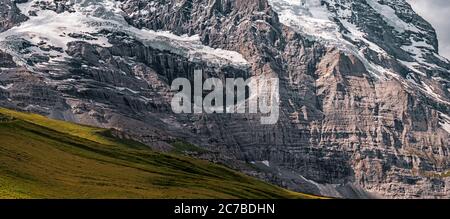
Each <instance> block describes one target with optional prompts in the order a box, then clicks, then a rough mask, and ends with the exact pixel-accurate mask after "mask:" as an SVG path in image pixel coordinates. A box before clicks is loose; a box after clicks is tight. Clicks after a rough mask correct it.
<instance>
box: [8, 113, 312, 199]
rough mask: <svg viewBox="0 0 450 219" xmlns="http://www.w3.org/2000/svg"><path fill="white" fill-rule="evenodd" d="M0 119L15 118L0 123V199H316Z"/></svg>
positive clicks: (85, 130)
mask: <svg viewBox="0 0 450 219" xmlns="http://www.w3.org/2000/svg"><path fill="white" fill-rule="evenodd" d="M0 115H2V117H6V118H14V119H11V120H8V122H3V123H0V198H318V197H315V196H311V195H306V194H301V193H296V192H291V191H288V190H285V189H282V188H280V187H277V186H273V185H270V184H267V183H265V182H262V181H259V180H256V179H254V178H251V177H248V176H245V175H243V174H241V173H238V172H236V171H233V170H230V169H228V168H226V167H223V166H220V165H216V164H212V163H209V162H207V161H203V160H197V159H193V158H189V157H184V156H178V155H175V154H164V153H156V152H153V151H151V150H150V149H149V148H148V147H146V146H145V145H142V144H140V143H138V142H135V141H131V140H124V139H118V138H116V137H114V135H113V134H112V133H111V132H110V131H109V130H105V129H101V128H96V127H90V126H84V125H77V124H72V123H68V122H63V121H57V120H51V119H48V118H46V117H43V116H40V115H35V114H30V113H21V112H16V111H12V110H7V109H2V108H0ZM176 145H177V146H176V147H178V149H177V150H181V151H183V150H194V149H195V148H193V147H192V145H189V144H181V143H178V144H176ZM195 150H198V149H195Z"/></svg>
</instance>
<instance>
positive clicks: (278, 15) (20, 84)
mask: <svg viewBox="0 0 450 219" xmlns="http://www.w3.org/2000/svg"><path fill="white" fill-rule="evenodd" d="M8 2H10V1H1V0H0V3H3V4H10V5H11V6H12V7H11V10H10V11H8V13H9V14H11V13H12V14H16V15H14V16H21V15H20V13H19V11H17V10H18V9H17V7H15V4H11V3H8ZM102 2H108V3H109V7H104V5H103V4H101V3H102ZM300 2H301V1H299V2H298V3H297V2H293V1H285V0H269V1H267V0H225V1H223V0H222V1H219V0H208V1H207V0H167V1H163V0H159V1H139V0H124V1H113V0H103V1H82V0H73V1H49V2H41V1H30V2H29V3H27V4H30V5H29V6H30V7H31V9H30V11H28V12H31V11H33V13H35V15H37V16H42V15H39V13H38V12H39V10H47V11H48V10H49V11H54V15H53V16H55V17H58V16H65V17H66V18H67V21H70V22H68V23H69V24H71V25H73V23H72V21H73V20H72V19H73V16H75V15H74V13H73V12H75V11H81V12H83V13H84V14H85V15H86V17H87V18H86V21H85V20H77V22H80V24H79V27H78V26H77V28H78V29H76V28H72V27H70V26H67V27H64V28H63V29H64V33H60V34H58V36H53V37H55V38H56V40H55V39H51V38H50V36H47V35H45V34H48V32H46V33H41V32H40V33H39V34H41V35H42V36H41V38H42V41H43V42H42V43H41V42H36V41H35V40H34V38H33V37H31V36H29V35H27V34H19V35H18V34H17V33H15V32H12V31H7V30H6V29H1V27H2V26H1V25H0V32H3V33H0V41H1V42H3V43H2V44H0V49H2V51H3V52H1V53H0V57H4V59H3V58H2V59H1V60H0V66H1V67H6V68H8V69H5V70H2V72H1V74H0V79H1V82H2V83H1V85H2V87H4V88H7V89H0V104H1V105H3V106H8V107H18V108H22V109H27V110H30V111H34V112H39V113H42V114H45V115H48V116H50V117H53V118H59V119H65V120H70V121H75V122H79V123H85V124H90V125H96V126H100V127H106V128H115V129H117V130H118V131H120V133H127V138H133V139H137V140H140V141H141V142H143V143H145V144H148V145H151V146H153V148H155V149H161V150H163V151H165V150H170V145H167V142H172V141H174V140H175V139H183V140H185V141H188V142H191V143H194V144H197V145H200V146H202V147H204V148H206V149H208V150H209V151H211V153H206V154H202V155H201V156H203V158H205V159H209V160H212V161H214V162H221V163H224V164H226V165H229V166H232V167H234V168H236V169H239V170H241V171H243V172H245V173H247V174H251V175H254V176H257V177H260V178H262V179H264V180H267V181H270V182H273V183H276V184H278V185H281V186H284V187H287V188H290V189H293V190H297V191H302V192H310V193H315V194H322V195H329V196H338V197H392V198H427V197H433V198H441V197H447V198H448V197H450V191H449V189H448V188H449V186H448V185H449V184H450V179H449V178H447V177H445V176H446V173H447V171H449V169H450V163H449V161H450V157H449V149H450V148H449V147H450V144H449V131H450V130H449V127H450V116H448V115H450V104H449V101H450V98H449V97H450V96H449V91H448V88H449V87H450V86H449V83H448V81H449V80H450V78H449V76H448V75H449V74H448V73H449V62H448V61H447V60H445V59H443V58H442V57H439V56H438V55H437V52H438V51H437V45H438V42H437V40H436V35H435V31H434V30H433V28H432V27H431V25H429V24H428V23H427V22H426V21H425V20H423V19H421V18H420V17H419V16H418V15H416V14H415V13H414V12H413V11H412V9H411V7H410V6H409V5H408V4H407V3H406V2H405V1H403V0H398V1H393V0H390V1H375V0H364V1H351V0H345V1H343V0H341V1H334V0H324V1H313V0H308V1H303V3H304V4H303V5H299V4H300ZM292 4H294V5H292ZM295 4H297V5H295ZM89 5H90V7H88V6H89ZM311 7H314V8H316V9H317V8H318V9H320V10H323V11H325V12H326V13H327V14H328V15H329V17H331V18H333V19H331V20H330V21H326V22H325V23H326V25H325V27H321V26H318V27H319V29H317V28H316V27H317V26H314V25H313V26H312V29H311V27H309V26H306V24H308V23H305V24H304V26H299V25H298V24H297V23H295V22H294V23H292V22H287V21H288V17H286V16H285V15H284V14H283V10H284V9H286V8H287V9H295V12H296V13H297V14H294V15H295V16H298V17H294V18H298V19H306V20H305V21H309V20H308V19H309V18H310V16H314V14H313V13H311V12H310V11H308V10H309V8H311ZM380 7H381V8H384V9H388V8H385V7H389V8H391V9H390V10H389V11H390V12H392V14H390V16H394V15H395V17H391V18H392V19H400V20H401V22H403V23H402V25H406V26H401V27H398V26H395V25H393V24H392V23H391V20H390V19H391V18H389V17H386V14H383V13H384V12H382V11H380V9H379V8H380ZM14 8H15V9H14ZM0 10H1V9H0ZM119 11H120V13H119ZM24 14H27V13H24ZM28 14H29V13H28ZM90 17H92V18H95V19H92V20H89V18H90ZM2 18H3V17H2ZM29 19H31V20H32V19H33V18H32V17H30V18H29ZM321 19H328V17H327V18H323V17H322V18H321ZM2 21H3V20H1V19H0V24H1V22H2ZM23 21H25V20H24V19H23V20H21V21H15V22H16V23H14V25H17V24H18V22H23ZM7 22H9V23H11V21H10V19H9V20H8V19H7ZM29 22H32V21H29ZM83 22H84V23H83ZM11 24H12V23H11ZM11 24H8V25H9V26H10V25H11ZM51 24H54V25H64V23H63V24H60V23H51ZM3 26H5V25H3ZM52 27H53V26H52ZM19 28H20V27H19ZM83 28H84V29H83ZM143 28H147V29H150V30H145V29H143ZM320 28H323V29H320ZM399 28H400V29H399ZM402 28H403V29H402ZM416 29H420V30H421V31H416ZM5 30H6V31H5ZM51 30H52V29H51ZM161 31H170V33H167V32H161ZM359 32H360V33H362V34H358V33H359ZM50 33H51V32H50ZM173 33H174V34H176V35H178V36H176V35H173ZM184 34H186V35H185V36H183V35H184ZM321 34H326V35H327V34H330V35H332V36H333V37H331V38H326V37H325V38H324V37H323V35H321ZM196 35H197V36H198V37H197V36H196ZM8 36H16V38H20V39H11V38H8ZM422 38H423V39H424V41H423V42H422V44H423V45H422V44H421V45H416V43H417V42H418V39H422ZM61 41H62V42H64V45H60V42H61ZM58 48H60V49H58ZM414 52H416V53H418V54H419V53H420V56H421V58H418V55H417V54H414ZM221 54H226V55H221ZM240 55H241V56H242V59H245V62H244V61H243V60H242V59H241V57H239V56H240ZM36 57H37V58H36ZM43 57H46V58H43ZM229 57H233V58H231V59H230V58H229ZM411 63H412V64H411ZM414 65H417V66H420V67H417V66H414ZM195 69H203V71H204V76H205V77H218V78H225V77H243V78H248V77H251V76H254V75H271V76H276V77H278V78H279V79H280V97H281V102H280V103H281V106H280V111H281V112H280V120H279V122H278V123H277V124H276V125H261V123H260V120H259V118H260V117H261V115H252V114H232V115H230V114H223V115H221V114H211V115H208V114H200V115H191V114H187V115H185V114H174V113H173V112H172V110H171V108H170V101H171V98H172V96H173V92H171V91H170V83H171V82H172V80H174V79H175V78H177V77H185V78H188V79H192V77H193V72H194V70H195ZM9 84H13V85H12V86H11V87H6V86H7V85H9ZM252 163H254V164H252ZM250 164H251V165H250ZM249 165H250V166H251V167H249Z"/></svg>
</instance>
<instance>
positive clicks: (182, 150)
mask: <svg viewBox="0 0 450 219" xmlns="http://www.w3.org/2000/svg"><path fill="white" fill-rule="evenodd" d="M171 145H172V146H173V147H174V149H173V151H172V152H173V153H179V154H190V153H196V154H202V153H206V152H208V151H207V150H205V149H203V148H200V147H198V146H196V145H193V144H191V143H189V142H185V141H181V140H180V141H176V142H173V143H171Z"/></svg>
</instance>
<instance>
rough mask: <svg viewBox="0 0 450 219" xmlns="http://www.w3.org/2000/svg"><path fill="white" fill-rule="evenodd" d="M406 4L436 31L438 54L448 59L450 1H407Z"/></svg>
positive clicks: (449, 51) (449, 50) (449, 46)
mask: <svg viewBox="0 0 450 219" xmlns="http://www.w3.org/2000/svg"><path fill="white" fill-rule="evenodd" d="M408 2H409V3H410V4H411V5H412V7H413V8H414V10H415V11H416V12H417V13H419V15H420V16H422V17H423V18H425V20H427V21H428V22H430V23H431V25H433V27H434V28H435V29H436V31H437V34H438V39H439V53H440V54H441V55H442V56H445V57H447V58H448V59H450V0H408Z"/></svg>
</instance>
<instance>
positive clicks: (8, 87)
mask: <svg viewBox="0 0 450 219" xmlns="http://www.w3.org/2000/svg"><path fill="white" fill-rule="evenodd" d="M13 86H14V84H12V83H11V84H7V85H5V86H3V85H0V88H1V89H3V90H9V89H11V88H12V87H13Z"/></svg>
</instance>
